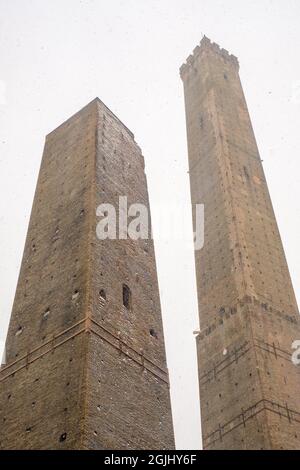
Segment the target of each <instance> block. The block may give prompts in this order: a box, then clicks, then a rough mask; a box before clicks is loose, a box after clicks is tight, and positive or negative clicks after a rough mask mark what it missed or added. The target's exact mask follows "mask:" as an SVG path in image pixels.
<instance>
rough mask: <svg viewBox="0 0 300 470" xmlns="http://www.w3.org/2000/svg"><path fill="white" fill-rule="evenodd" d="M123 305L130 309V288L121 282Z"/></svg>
mask: <svg viewBox="0 0 300 470" xmlns="http://www.w3.org/2000/svg"><path fill="white" fill-rule="evenodd" d="M123 305H124V307H126V308H127V310H131V290H130V289H129V287H128V286H127V285H126V284H123Z"/></svg>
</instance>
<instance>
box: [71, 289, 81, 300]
mask: <svg viewBox="0 0 300 470" xmlns="http://www.w3.org/2000/svg"><path fill="white" fill-rule="evenodd" d="M78 296H79V291H78V290H77V289H76V290H75V291H74V294H73V295H72V300H75V299H77V297H78Z"/></svg>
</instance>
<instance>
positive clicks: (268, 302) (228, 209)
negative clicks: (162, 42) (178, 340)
mask: <svg viewBox="0 0 300 470" xmlns="http://www.w3.org/2000/svg"><path fill="white" fill-rule="evenodd" d="M238 71H239V64H238V60H237V58H236V57H234V56H233V55H230V54H229V53H228V52H227V51H226V50H224V49H220V47H219V46H218V45H216V44H214V43H211V41H210V40H209V39H208V38H206V37H204V38H203V39H202V41H201V43H200V46H197V47H196V49H195V50H194V52H193V54H192V55H191V56H189V58H188V59H187V62H186V63H185V64H184V65H183V66H182V67H181V69H180V73H181V77H182V80H183V83H184V92H185V106H186V122H187V139H188V154H189V169H190V186H191V198H192V203H193V218H194V221H193V222H194V226H195V210H194V209H195V207H194V205H195V204H196V203H202V204H204V206H205V209H204V211H205V216H204V224H205V227H204V232H205V241H204V247H203V249H201V250H198V251H196V252H195V263H196V275H197V290H198V302H199V315H200V334H199V335H198V336H197V350H198V364H199V385H200V398H201V416H202V432H203V445H204V448H207V449H300V399H299V394H298V390H299V387H300V375H299V374H300V370H299V368H297V367H296V366H295V365H294V364H293V363H292V361H291V355H292V352H293V350H292V349H291V344H292V342H293V341H294V340H295V339H300V324H299V312H298V308H297V304H296V299H295V295H294V292H293V288H292V284H291V279H290V275H289V271H288V266H287V262H286V259H285V255H284V251H283V247H282V243H281V239H280V234H279V231H278V228H277V224H276V220H275V216H274V212H273V208H272V203H271V200H270V196H269V192H268V188H267V184H266V179H265V175H264V171H263V167H262V163H261V159H260V156H259V152H258V149H257V145H256V141H255V137H254V133H253V129H252V126H251V121H250V117H249V113H248V110H247V105H246V101H245V98H244V95H243V90H242V86H241V83H240V79H239V73H238Z"/></svg>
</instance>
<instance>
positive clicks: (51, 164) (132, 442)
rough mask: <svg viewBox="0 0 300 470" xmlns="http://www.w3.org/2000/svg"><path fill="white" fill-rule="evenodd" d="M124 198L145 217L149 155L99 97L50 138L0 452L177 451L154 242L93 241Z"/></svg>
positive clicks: (15, 318)
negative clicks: (127, 295) (127, 302)
mask: <svg viewBox="0 0 300 470" xmlns="http://www.w3.org/2000/svg"><path fill="white" fill-rule="evenodd" d="M119 196H127V197H128V205H130V204H131V203H143V204H145V205H146V206H147V207H148V208H149V200H148V192H147V183H146V176H145V173H144V160H143V156H142V154H141V150H140V148H139V147H138V145H137V144H136V143H135V141H134V136H133V134H132V133H131V132H130V131H129V130H128V129H127V128H126V127H125V126H124V124H122V123H121V121H119V119H118V118H117V117H116V116H115V115H114V114H113V113H112V112H111V111H110V110H109V109H108V108H107V107H106V106H105V105H104V104H103V103H102V102H101V101H100V100H99V99H98V98H97V99H95V100H94V101H92V102H91V103H90V104H89V105H87V106H86V107H85V108H83V109H82V110H81V111H79V112H78V113H77V114H75V115H74V116H72V117H71V118H70V119H69V120H67V121H66V122H65V123H63V124H62V125H61V126H60V127H58V128H57V129H56V130H54V131H53V132H51V133H50V134H49V135H48V136H47V138H46V143H45V149H44V155H43V159H42V164H41V169H40V173H39V178H38V183H37V189H36V193H35V197H34V203H33V208H32V213H31V218H30V223H29V228H28V234H27V239H26V244H25V249H24V255H23V260H22V265H21V271H20V276H19V280H18V286H17V291H16V296H15V301H14V305H13V311H12V316H11V321H10V326H9V331H8V336H7V341H6V353H7V358H6V365H4V366H2V368H1V369H0V382H1V387H0V422H1V431H0V448H1V449H150V448H151V449H172V448H174V437H173V427H172V417H171V408H170V395H169V382H168V372H167V367H166V359H165V348H164V337H163V327H162V319H161V310H160V300H159V291H158V283H157V274H156V265H155V255H154V248H153V242H152V240H131V239H128V240H102V241H99V240H98V238H97V237H96V224H97V222H98V221H99V219H97V217H96V207H97V206H98V205H99V204H101V203H111V204H113V205H114V206H115V207H118V202H119ZM117 216H118V213H117ZM124 284H126V285H127V286H128V287H129V288H130V291H131V306H130V309H128V308H126V307H125V306H124V305H123V285H124Z"/></svg>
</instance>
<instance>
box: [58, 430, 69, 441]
mask: <svg viewBox="0 0 300 470" xmlns="http://www.w3.org/2000/svg"><path fill="white" fill-rule="evenodd" d="M66 439H67V433H66V432H64V433H63V434H61V435H60V437H59V442H64V441H65V440H66Z"/></svg>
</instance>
